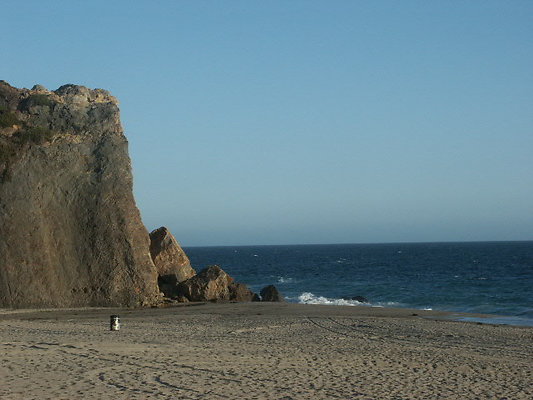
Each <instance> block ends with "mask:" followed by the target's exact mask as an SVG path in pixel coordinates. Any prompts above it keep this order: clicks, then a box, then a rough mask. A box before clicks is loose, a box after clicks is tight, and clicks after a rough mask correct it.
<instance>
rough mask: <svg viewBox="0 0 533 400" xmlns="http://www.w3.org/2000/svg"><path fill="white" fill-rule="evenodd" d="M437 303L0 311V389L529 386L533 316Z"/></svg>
mask: <svg viewBox="0 0 533 400" xmlns="http://www.w3.org/2000/svg"><path fill="white" fill-rule="evenodd" d="M111 314H119V315H120V320H121V330H120V331H118V332H111V331H109V316H110V315H111ZM413 314H417V315H413ZM445 315H446V314H445V313H436V312H432V311H414V310H405V309H385V308H367V307H339V306H314V305H298V304H286V303H281V304H265V303H241V304H197V305H192V304H191V305H183V306H176V307H171V308H158V309H141V310H133V309H120V310H119V309H76V310H1V311H0V346H1V347H0V358H1V368H0V398H1V399H150V398H155V399H200V398H201V399H240V398H242V399H531V398H533V383H532V382H533V379H532V367H533V346H531V344H532V343H533V328H528V327H514V326H495V325H485V324H484V325H480V324H476V323H466V322H456V321H450V320H437V319H435V318H434V317H437V318H438V317H439V316H440V317H442V316H445Z"/></svg>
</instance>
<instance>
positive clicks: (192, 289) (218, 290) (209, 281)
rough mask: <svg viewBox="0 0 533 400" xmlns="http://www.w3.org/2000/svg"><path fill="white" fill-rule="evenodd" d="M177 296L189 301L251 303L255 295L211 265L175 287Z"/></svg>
mask: <svg viewBox="0 0 533 400" xmlns="http://www.w3.org/2000/svg"><path fill="white" fill-rule="evenodd" d="M177 295H178V296H183V297H185V298H187V299H188V300H189V301H252V300H254V299H256V298H257V297H256V295H254V293H253V292H251V291H250V290H249V289H248V288H247V287H246V285H243V284H242V283H236V282H234V280H233V278H232V277H231V276H229V275H228V274H227V273H226V272H224V270H222V268H220V267H219V266H218V265H211V266H209V267H207V268H205V269H203V270H202V271H200V273H199V274H198V275H196V276H193V277H192V278H190V279H187V280H186V281H184V282H181V283H180V284H178V286H177Z"/></svg>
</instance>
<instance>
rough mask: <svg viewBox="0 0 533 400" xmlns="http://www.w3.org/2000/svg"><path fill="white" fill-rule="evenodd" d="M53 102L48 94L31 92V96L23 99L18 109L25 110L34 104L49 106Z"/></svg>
mask: <svg viewBox="0 0 533 400" xmlns="http://www.w3.org/2000/svg"><path fill="white" fill-rule="evenodd" d="M53 104H54V102H53V101H52V99H50V96H48V95H46V94H32V95H31V96H29V97H28V98H26V99H24V100H23V101H22V102H21V103H20V109H21V110H24V111H27V110H29V109H30V108H31V107H35V106H46V107H51V106H52V105H53Z"/></svg>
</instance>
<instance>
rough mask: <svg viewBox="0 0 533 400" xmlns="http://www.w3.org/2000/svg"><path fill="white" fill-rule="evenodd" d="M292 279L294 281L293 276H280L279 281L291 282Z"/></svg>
mask: <svg viewBox="0 0 533 400" xmlns="http://www.w3.org/2000/svg"><path fill="white" fill-rule="evenodd" d="M292 281H293V279H292V278H288V277H284V276H278V283H291V282H292Z"/></svg>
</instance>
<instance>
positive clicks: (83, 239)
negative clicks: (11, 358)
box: [0, 81, 254, 308]
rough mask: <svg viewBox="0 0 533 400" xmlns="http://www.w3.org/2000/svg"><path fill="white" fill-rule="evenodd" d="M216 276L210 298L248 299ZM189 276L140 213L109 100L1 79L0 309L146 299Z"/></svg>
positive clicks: (150, 301)
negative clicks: (16, 84) (19, 86)
mask: <svg viewBox="0 0 533 400" xmlns="http://www.w3.org/2000/svg"><path fill="white" fill-rule="evenodd" d="M218 274H219V275H220V279H218V278H217V279H216V280H215V282H216V288H217V290H218V291H216V290H215V291H213V290H211V289H208V290H207V291H206V292H205V293H206V294H207V293H209V296H208V297H209V300H212V299H238V300H240V301H249V300H251V299H252V298H253V296H254V295H253V293H252V292H250V291H249V290H248V289H247V288H246V286H245V285H242V284H237V283H235V282H233V279H232V278H230V277H229V275H227V274H226V273H225V272H223V271H222V270H220V271H219V272H218ZM195 278H196V281H191V282H197V281H198V282H200V281H202V279H204V278H205V274H200V275H198V276H196V275H195V271H194V269H193V268H192V267H191V265H190V262H189V259H188V258H187V256H186V255H185V253H184V252H183V250H182V249H181V247H180V246H179V244H178V242H177V241H176V239H174V237H173V236H172V234H170V232H169V231H168V230H167V229H166V228H159V229H156V230H155V231H153V232H152V233H151V235H150V236H149V235H148V232H147V230H146V228H145V226H144V225H143V223H142V221H141V216H140V213H139V210H138V209H137V206H136V204H135V200H134V197H133V192H132V175H131V165H130V158H129V155H128V142H127V139H126V137H125V136H124V132H123V129H122V126H121V123H120V116H119V108H118V101H117V100H116V99H115V98H114V97H113V96H111V95H110V94H109V93H108V92H107V91H105V90H102V89H94V90H91V89H88V88H86V87H84V86H76V85H70V84H69V85H64V86H61V87H60V88H59V89H57V90H54V91H50V90H47V89H46V88H44V87H43V86H41V85H35V86H34V87H33V89H31V90H29V89H17V88H15V87H12V86H10V85H9V84H8V83H7V82H5V81H0V307H17V308H20V307H82V306H128V307H132V306H152V305H158V304H160V303H161V301H162V296H167V297H171V296H174V295H177V294H178V293H177V292H176V289H177V287H178V285H179V284H181V283H182V282H184V281H185V282H188V281H190V280H191V279H195ZM221 280H224V282H226V286H224V285H223V284H222V282H221ZM212 285H213V284H212V283H208V285H207V286H208V287H209V288H211V287H212ZM161 292H163V293H161ZM192 293H195V292H191V295H190V296H189V297H185V296H182V298H181V299H182V300H192V301H194V299H197V298H202V297H201V296H196V295H194V296H193V295H192ZM206 298H207V297H206Z"/></svg>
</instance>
